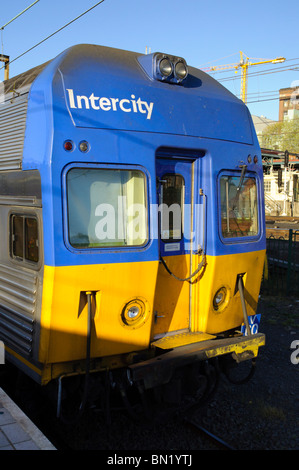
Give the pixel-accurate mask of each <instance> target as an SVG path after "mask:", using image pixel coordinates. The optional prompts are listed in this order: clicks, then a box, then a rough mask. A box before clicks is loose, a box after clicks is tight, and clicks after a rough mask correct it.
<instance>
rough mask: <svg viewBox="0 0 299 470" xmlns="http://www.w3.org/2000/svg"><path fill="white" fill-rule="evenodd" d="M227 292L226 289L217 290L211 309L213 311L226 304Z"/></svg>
mask: <svg viewBox="0 0 299 470" xmlns="http://www.w3.org/2000/svg"><path fill="white" fill-rule="evenodd" d="M228 300H229V299H228V292H227V289H226V287H224V286H222V287H220V289H218V290H217V292H216V294H215V295H214V298H213V307H214V310H221V309H222V308H224V307H225V306H226V305H227V303H228Z"/></svg>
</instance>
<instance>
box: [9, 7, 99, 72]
mask: <svg viewBox="0 0 299 470" xmlns="http://www.w3.org/2000/svg"><path fill="white" fill-rule="evenodd" d="M104 1H105V0H101V1H100V2H98V3H96V4H95V5H93V6H92V7H90V8H89V9H88V10H86V11H84V12H83V13H81V15H79V16H77V17H76V18H74V19H73V20H71V21H69V22H68V23H66V24H65V25H64V26H62V27H61V28H59V29H57V30H56V31H54V33H52V34H50V35H49V36H47V37H46V38H44V39H42V40H41V41H40V42H38V43H37V44H35V45H34V46H32V47H30V49H27V51H25V52H23V53H22V54H20V55H19V56H17V57H15V58H14V59H12V60H11V61H10V62H8V64H11V63H12V62H15V61H16V60H17V59H19V58H20V57H23V56H24V55H25V54H27V53H28V52H30V51H32V50H33V49H35V48H36V47H37V46H40V45H41V44H42V43H43V42H45V41H47V40H48V39H50V38H51V37H53V36H55V34H57V33H59V32H60V31H62V30H63V29H65V28H67V27H68V26H69V25H70V24H72V23H74V22H75V21H77V20H78V19H79V18H82V16H84V15H86V14H87V13H89V12H90V11H91V10H93V9H94V8H96V7H97V6H98V5H100V4H101V3H103V2H104ZM3 68H4V65H3V66H2V67H1V68H0V70H2V69H3Z"/></svg>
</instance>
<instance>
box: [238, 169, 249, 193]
mask: <svg viewBox="0 0 299 470" xmlns="http://www.w3.org/2000/svg"><path fill="white" fill-rule="evenodd" d="M239 168H242V171H241V176H240V181H239V184H238V187H237V191H240V189H241V186H242V184H243V181H244V178H245V173H246V170H247V165H240V167H239Z"/></svg>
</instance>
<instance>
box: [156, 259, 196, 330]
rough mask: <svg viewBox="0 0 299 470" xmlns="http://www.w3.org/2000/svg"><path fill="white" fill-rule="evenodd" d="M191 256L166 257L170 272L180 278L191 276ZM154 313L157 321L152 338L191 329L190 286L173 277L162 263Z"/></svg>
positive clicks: (159, 270)
mask: <svg viewBox="0 0 299 470" xmlns="http://www.w3.org/2000/svg"><path fill="white" fill-rule="evenodd" d="M189 258H190V256H189V255H176V256H167V257H165V262H166V264H167V266H168V268H169V269H170V271H171V272H172V273H173V274H175V275H176V276H178V277H180V278H183V279H184V278H186V277H188V276H189V275H190V260H189ZM154 311H155V312H156V321H155V324H154V326H153V331H152V336H153V337H154V336H155V335H157V334H162V333H167V332H168V331H177V330H183V329H185V328H189V323H190V285H189V283H188V282H182V281H178V280H177V279H175V278H174V277H173V276H171V275H170V274H169V273H168V272H167V271H166V269H165V267H164V266H163V264H162V263H160V265H159V269H158V277H157V284H156V292H155V301H154Z"/></svg>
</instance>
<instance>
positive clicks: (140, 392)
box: [0, 44, 266, 417]
mask: <svg viewBox="0 0 299 470" xmlns="http://www.w3.org/2000/svg"><path fill="white" fill-rule="evenodd" d="M0 91H1V95H0V233H1V234H0V240H1V243H0V340H1V341H2V342H3V343H4V345H5V359H6V361H7V362H9V363H11V364H13V366H14V367H17V369H19V370H20V371H21V372H22V373H24V374H25V375H26V376H29V377H30V378H31V379H33V381H34V382H36V383H37V384H39V385H40V386H41V387H42V388H43V389H45V388H52V389H53V390H55V397H56V401H57V416H59V417H60V416H63V412H64V404H65V403H66V402H67V400H68V398H67V397H68V394H69V393H70V394H71V393H72V392H73V391H74V389H76V390H78V393H79V391H80V399H81V405H82V406H81V405H80V408H82V407H83V403H84V404H86V403H90V402H91V398H90V397H91V396H95V397H96V398H95V400H98V401H103V400H105V399H106V400H108V398H105V397H107V396H108V393H107V390H108V391H113V392H115V391H116V390H118V391H119V392H120V394H121V396H122V397H123V398H124V399H125V400H128V397H131V396H134V397H135V396H138V397H139V396H140V397H141V398H142V397H144V396H148V395H151V396H154V397H158V401H159V402H160V403H167V402H175V403H177V402H180V401H181V400H184V399H186V398H185V397H188V399H187V401H188V400H191V397H192V399H193V398H194V397H195V398H194V400H195V402H196V400H200V399H201V397H202V396H204V395H205V394H206V393H207V389H208V386H207V384H208V382H209V379H210V378H211V377H213V378H214V377H216V375H217V374H216V371H218V370H220V371H223V370H226V371H227V370H230V368H231V367H233V366H235V365H239V364H241V363H246V364H254V362H255V359H256V358H257V356H258V354H259V348H260V347H262V346H264V344H265V334H264V333H262V332H260V331H259V323H260V322H259V321H260V316H259V315H258V314H257V304H258V298H259V292H260V286H261V279H262V274H263V266H264V259H265V252H266V239H265V216H264V191H263V170H262V159H261V151H260V147H259V144H258V140H257V137H256V133H255V130H254V126H253V122H252V118H251V115H250V113H249V110H248V108H247V106H246V105H245V104H244V103H243V102H242V101H241V100H239V99H238V98H237V97H236V96H234V95H233V94H232V93H231V92H229V91H228V90H227V89H226V88H224V87H223V86H222V85H221V84H220V83H219V82H218V81H216V80H215V79H213V78H212V77H211V76H209V75H208V74H206V73H205V72H204V71H202V70H200V69H198V68H195V67H192V66H190V65H189V64H188V63H187V61H186V60H185V59H184V58H183V57H180V56H176V55H173V54H167V53H161V52H155V53H150V54H142V53H137V52H131V51H125V50H120V49H115V48H110V47H104V46H99V45H93V44H79V45H75V46H72V47H70V48H68V49H66V50H65V51H63V52H62V53H61V54H59V55H58V56H57V57H56V58H54V59H51V60H49V61H47V62H45V63H44V64H41V65H39V66H37V67H35V68H33V69H31V70H29V71H26V72H24V73H22V74H20V75H18V76H16V77H13V78H10V79H8V80H5V81H4V82H2V88H1V90H0ZM211 371H213V372H211ZM70 384H71V385H70ZM133 391H134V392H133ZM135 394H136V395H135ZM88 397H89V398H88ZM88 400H89V401H88Z"/></svg>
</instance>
